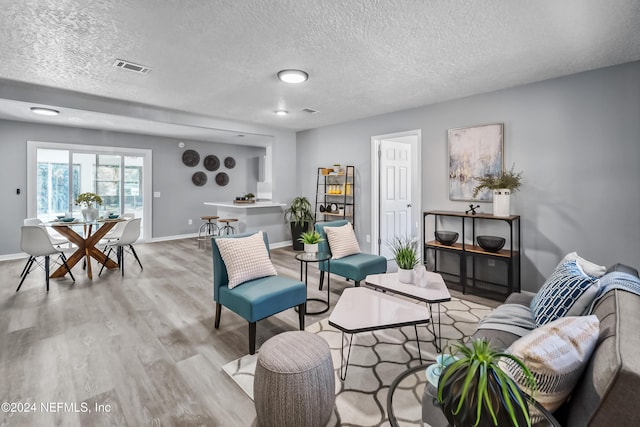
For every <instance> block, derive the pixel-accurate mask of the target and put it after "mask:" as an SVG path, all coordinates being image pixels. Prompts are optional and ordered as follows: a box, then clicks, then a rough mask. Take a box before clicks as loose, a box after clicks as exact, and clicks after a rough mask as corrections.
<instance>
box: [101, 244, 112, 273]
mask: <svg viewBox="0 0 640 427" xmlns="http://www.w3.org/2000/svg"><path fill="white" fill-rule="evenodd" d="M105 249H106V248H105ZM102 252H104V251H102ZM111 252H113V248H111V247H110V248H109V252H107V258H105V260H104V262H103V263H102V267H100V272H99V273H98V277H100V275H101V274H102V270H104V267H105V266H106V264H107V259H108V258H109V255H111Z"/></svg>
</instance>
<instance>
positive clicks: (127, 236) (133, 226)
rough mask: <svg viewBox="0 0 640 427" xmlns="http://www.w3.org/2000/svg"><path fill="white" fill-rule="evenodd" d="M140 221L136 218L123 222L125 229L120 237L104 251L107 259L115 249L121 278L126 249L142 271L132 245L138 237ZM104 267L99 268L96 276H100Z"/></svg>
mask: <svg viewBox="0 0 640 427" xmlns="http://www.w3.org/2000/svg"><path fill="white" fill-rule="evenodd" d="M141 221H142V219H140V218H136V219H132V220H130V221H126V222H124V224H125V227H124V230H123V231H122V234H121V236H120V237H119V238H117V239H116V240H114V241H112V242H111V243H109V244H108V245H107V248H108V251H106V254H107V257H108V256H109V255H110V254H111V253H112V252H113V248H115V249H116V257H117V259H118V266H119V267H120V271H121V273H122V275H123V276H124V257H125V252H126V250H125V249H127V248H128V249H129V250H130V251H131V253H132V254H133V256H134V257H135V259H136V261H138V265H139V266H140V270H142V269H143V267H142V263H141V262H140V258H138V254H137V253H136V250H135V249H134V248H133V244H134V243H135V242H136V241H137V240H138V238H139V237H140V223H141ZM114 228H115V227H114ZM105 249H106V248H105ZM104 267H105V265H104V264H102V268H100V273H98V276H100V275H101V274H102V270H104Z"/></svg>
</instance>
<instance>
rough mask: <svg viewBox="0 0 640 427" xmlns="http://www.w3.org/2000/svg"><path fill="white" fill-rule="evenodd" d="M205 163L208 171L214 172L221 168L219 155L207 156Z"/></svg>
mask: <svg viewBox="0 0 640 427" xmlns="http://www.w3.org/2000/svg"><path fill="white" fill-rule="evenodd" d="M203 163H204V168H205V169H206V170H208V171H211V172H214V171H217V170H218V169H220V159H219V158H218V156H214V155H213V154H210V155H208V156H207V157H205V158H204V161H203Z"/></svg>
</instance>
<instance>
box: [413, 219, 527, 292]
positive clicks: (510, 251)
mask: <svg viewBox="0 0 640 427" xmlns="http://www.w3.org/2000/svg"><path fill="white" fill-rule="evenodd" d="M429 216H432V217H433V218H434V231H438V218H439V217H449V218H460V225H459V226H458V228H457V231H458V232H459V233H460V235H461V239H460V243H454V244H452V245H443V244H441V243H440V242H438V241H437V240H429V241H428V240H427V236H426V233H427V224H426V222H427V218H428V217H429ZM483 221H493V222H504V223H506V224H507V226H508V236H507V235H506V233H504V234H503V237H505V238H507V237H508V240H507V243H508V245H509V246H508V248H506V249H501V250H499V251H497V252H489V251H486V250H484V249H482V248H481V247H480V246H478V245H476V244H475V242H476V225H477V223H479V222H483ZM469 225H471V236H468V235H467V233H468V231H469V230H468V227H469ZM520 228H521V227H520V216H519V215H510V216H508V217H498V216H493V215H489V214H482V213H478V214H475V215H471V214H466V213H464V212H450V211H427V212H424V213H423V231H422V241H423V243H424V248H423V258H422V259H423V260H425V261H424V262H425V263H426V262H427V259H428V258H427V255H428V252H429V251H433V252H434V265H433V271H436V272H440V273H444V274H447V275H450V276H454V277H458V278H459V282H458V283H457V286H459V287H460V288H461V290H462V293H467V291H471V292H472V293H480V294H482V295H486V296H488V297H491V298H494V297H500V298H503V297H506V296H508V295H509V294H510V293H512V292H519V291H520V285H521V269H520V267H521V255H520V254H521V230H520ZM469 237H470V242H471V243H468V238H469ZM438 252H448V253H453V254H456V255H458V256H459V273H458V274H454V273H448V272H443V271H438ZM469 259H471V263H472V264H471V271H468V268H467V267H468V266H467V260H469ZM478 259H493V260H496V261H501V262H504V263H506V266H507V283H506V287H505V286H504V285H500V284H498V283H494V282H489V281H486V280H480V279H478V278H477V276H478V275H477V260H478ZM447 282H448V284H452V285H454V286H453V287H456V284H455V283H449V281H447ZM468 282H470V284H471V289H469V286H468V285H469V283H468ZM484 285H488V286H484ZM505 288H506V289H505Z"/></svg>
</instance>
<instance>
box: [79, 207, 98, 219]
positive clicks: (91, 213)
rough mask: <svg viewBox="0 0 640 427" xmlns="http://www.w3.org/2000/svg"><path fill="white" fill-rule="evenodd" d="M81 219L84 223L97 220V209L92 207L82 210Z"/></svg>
mask: <svg viewBox="0 0 640 427" xmlns="http://www.w3.org/2000/svg"><path fill="white" fill-rule="evenodd" d="M82 217H83V218H84V222H94V221H95V220H96V219H98V209H97V208H94V207H93V206H89V207H86V208H84V209H82Z"/></svg>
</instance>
